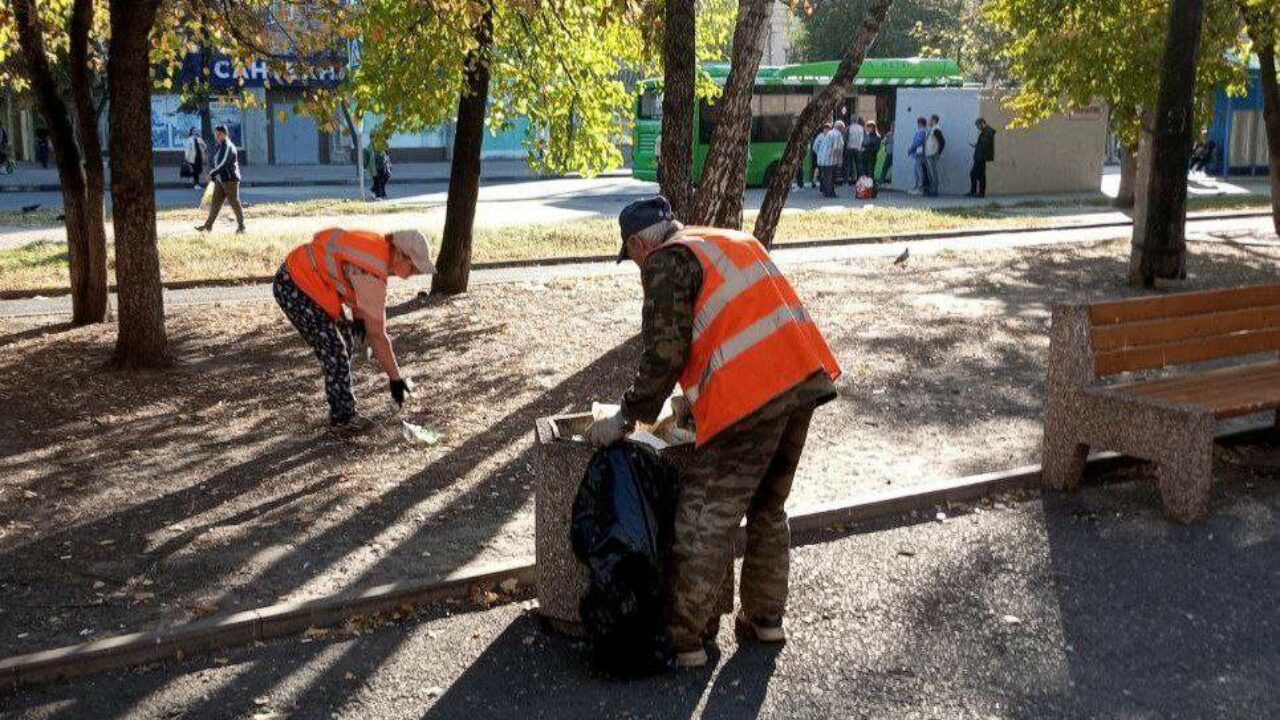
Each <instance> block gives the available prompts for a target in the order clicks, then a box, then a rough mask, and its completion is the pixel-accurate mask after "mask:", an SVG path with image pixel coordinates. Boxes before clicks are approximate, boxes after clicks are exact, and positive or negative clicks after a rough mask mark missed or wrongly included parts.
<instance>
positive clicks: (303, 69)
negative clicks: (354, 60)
mask: <svg viewBox="0 0 1280 720" xmlns="http://www.w3.org/2000/svg"><path fill="white" fill-rule="evenodd" d="M201 60H202V58H201V56H200V53H188V54H187V56H186V57H185V58H184V59H183V61H182V72H181V75H180V79H181V81H182V82H183V83H193V82H197V81H199V80H201V79H204V80H207V81H208V83H209V84H210V85H212V86H213V87H216V88H260V87H272V88H306V87H336V86H337V85H338V83H340V82H342V79H343V78H344V77H346V67H345V63H346V59H345V58H338V57H336V56H324V57H320V56H317V57H314V58H311V59H309V60H295V61H272V62H270V63H268V62H267V61H266V60H254V61H252V62H250V63H247V64H245V65H244V66H241V67H237V65H236V63H235V62H234V61H233V60H232V59H231V58H229V57H227V56H226V55H222V54H218V53H214V54H211V55H210V56H209V58H208V62H207V63H202V62H201Z"/></svg>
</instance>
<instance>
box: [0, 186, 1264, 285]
mask: <svg viewBox="0 0 1280 720" xmlns="http://www.w3.org/2000/svg"><path fill="white" fill-rule="evenodd" d="M1105 205H1106V200H1105V199H1100V200H1099V201H1098V202H1096V203H1095V202H1094V201H1093V200H1090V199H1085V200H1082V201H1080V202H1078V203H1071V204H1061V203H1059V204H1056V205H1048V204H1044V203H1042V202H1040V201H1031V202H1028V203H1025V204H1018V205H1012V206H1010V205H1006V206H999V205H996V204H994V203H992V204H987V205H977V206H965V207H951V208H902V207H876V206H872V207H858V206H850V207H848V208H845V209H822V210H804V211H788V212H785V213H783V215H782V218H781V220H780V221H779V223H778V232H777V242H778V243H779V244H785V243H787V242H795V241H799V240H811V239H819V238H836V237H848V236H855V235H857V236H862V235H870V236H875V235H893V234H899V233H907V232H919V231H937V230H943V229H965V228H975V227H982V228H986V227H990V228H1004V227H1042V226H1045V225H1049V224H1054V223H1057V222H1059V220H1058V218H1056V217H1055V215H1057V214H1066V213H1070V212H1072V210H1073V209H1075V211H1076V212H1082V211H1092V210H1091V209H1093V208H1101V207H1105ZM1188 206H1189V208H1190V209H1192V210H1225V209H1238V208H1260V209H1261V208H1263V207H1265V204H1264V199H1263V198H1262V197H1261V196H1256V195H1254V196H1249V195H1244V196H1217V197H1207V198H1201V197H1197V198H1191V199H1190V200H1189V204H1188ZM277 208H278V210H277ZM408 209H409V208H406V207H405V206H403V205H390V204H386V203H364V202H359V201H355V200H310V201H303V202H297V203H281V204H278V205H277V204H271V205H265V204H264V205H258V206H255V207H254V216H255V217H266V216H275V217H314V216H316V215H340V214H348V213H349V214H370V213H379V214H383V213H397V212H406V210H408ZM1051 211H1054V212H1051ZM42 212H44V211H43V210H37V211H36V212H34V213H28V214H27V215H28V216H35V215H38V214H39V213H42ZM13 214H14V213H12V211H10V212H9V213H8V214H6V213H0V224H14V223H10V222H9V220H8V216H9V215H13ZM755 215H756V213H755V212H754V211H748V212H747V213H745V216H744V220H745V222H744V226H745V227H746V228H747V229H748V230H749V229H750V228H751V226H752V225H753V224H754V222H755ZM160 217H161V219H162V220H171V221H176V220H184V219H185V220H190V221H193V222H195V221H197V220H198V219H199V218H200V215H199V213H198V211H195V210H167V211H162V212H161V214H160ZM427 234H428V235H429V236H437V235H438V233H436V232H435V231H429V232H428V233H427ZM305 239H306V238H305V237H300V236H299V234H298V233H297V232H289V231H280V230H276V231H268V232H262V231H254V230H253V226H252V225H250V231H249V232H248V233H246V234H244V235H234V234H231V233H230V232H227V228H226V226H225V225H224V226H222V227H221V229H220V230H219V231H218V232H216V233H214V234H212V235H205V234H201V233H197V232H195V231H193V230H183V231H176V232H168V233H164V234H162V236H161V237H160V242H159V247H160V263H161V272H162V275H163V277H164V279H165V280H166V281H170V282H179V281H201V280H208V281H226V280H235V279H241V278H260V277H267V276H270V275H272V274H274V273H275V271H276V269H277V268H278V267H279V266H280V263H281V262H282V261H283V259H284V256H285V255H286V254H287V253H288V251H289V250H290V249H292V248H293V247H294V246H296V245H297V244H299V243H300V242H303V241H304V240H305ZM432 244H433V246H434V247H436V248H437V249H438V248H439V238H438V237H433V239H432ZM617 248H618V230H617V222H616V221H615V220H614V219H613V218H610V217H605V218H590V219H584V220H574V221H570V222H563V223H555V224H539V225H517V226H509V227H481V228H477V229H476V232H475V241H474V246H473V248H472V259H473V261H474V262H476V263H486V262H497V261H511V260H530V259H536V258H560V257H575V256H592V255H611V254H613V253H614V252H616V251H617ZM109 250H110V249H109ZM113 265H114V259H111V260H110V262H109V265H108V267H112V266H113ZM67 281H68V280H67V253H66V247H65V245H64V244H62V243H61V242H48V241H40V242H33V243H29V244H26V245H23V246H20V247H16V248H9V249H4V250H0V289H36V288H56V287H65V286H66V284H67Z"/></svg>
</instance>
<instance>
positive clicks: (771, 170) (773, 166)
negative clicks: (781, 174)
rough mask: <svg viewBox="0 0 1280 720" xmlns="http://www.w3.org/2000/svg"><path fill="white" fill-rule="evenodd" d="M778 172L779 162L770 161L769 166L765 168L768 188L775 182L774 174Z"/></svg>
mask: <svg viewBox="0 0 1280 720" xmlns="http://www.w3.org/2000/svg"><path fill="white" fill-rule="evenodd" d="M777 174H778V163H776V162H773V163H769V167H767V168H765V169H764V187H765V188H766V189H767V188H768V187H769V186H770V185H772V184H773V176H774V175H777Z"/></svg>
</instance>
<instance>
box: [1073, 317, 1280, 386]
mask: <svg viewBox="0 0 1280 720" xmlns="http://www.w3.org/2000/svg"><path fill="white" fill-rule="evenodd" d="M1272 350H1280V328H1270V329H1267V330H1260V331H1257V332H1248V333H1237V334H1234V335H1217V336H1215V337H1212V338H1207V339H1193V340H1184V341H1182V342H1177V343H1169V344H1167V345H1147V346H1144V347H1137V348H1128V349H1124V350H1116V351H1112V352H1104V353H1098V355H1097V357H1096V362H1095V364H1094V372H1095V373H1096V374H1097V375H1098V376H1099V377H1102V376H1105V375H1115V374H1117V373H1122V372H1130V371H1133V370H1148V369H1151V368H1158V367H1164V366H1166V365H1181V364H1183V363H1191V362H1199V361H1201V360H1217V359H1218V358H1225V357H1236V356H1240V355H1253V354H1256V353H1263V352H1268V351H1272Z"/></svg>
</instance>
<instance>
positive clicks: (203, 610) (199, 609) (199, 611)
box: [191, 605, 218, 617]
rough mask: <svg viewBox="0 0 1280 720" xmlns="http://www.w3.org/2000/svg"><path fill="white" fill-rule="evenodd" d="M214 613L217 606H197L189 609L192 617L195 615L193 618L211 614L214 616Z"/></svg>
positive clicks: (216, 610)
mask: <svg viewBox="0 0 1280 720" xmlns="http://www.w3.org/2000/svg"><path fill="white" fill-rule="evenodd" d="M216 612H218V606H217V605H197V606H195V607H193V608H191V614H192V615H195V616H197V617H204V616H205V615H212V614H214V613H216Z"/></svg>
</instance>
